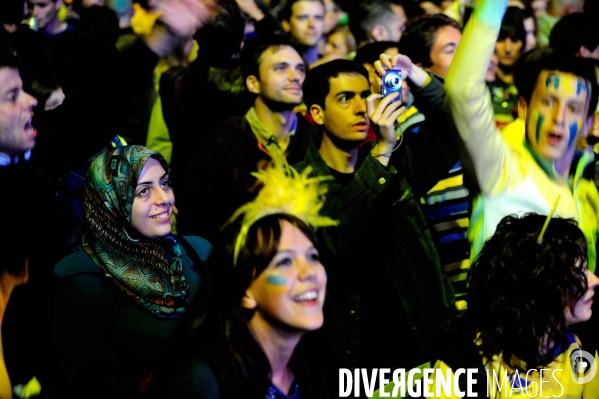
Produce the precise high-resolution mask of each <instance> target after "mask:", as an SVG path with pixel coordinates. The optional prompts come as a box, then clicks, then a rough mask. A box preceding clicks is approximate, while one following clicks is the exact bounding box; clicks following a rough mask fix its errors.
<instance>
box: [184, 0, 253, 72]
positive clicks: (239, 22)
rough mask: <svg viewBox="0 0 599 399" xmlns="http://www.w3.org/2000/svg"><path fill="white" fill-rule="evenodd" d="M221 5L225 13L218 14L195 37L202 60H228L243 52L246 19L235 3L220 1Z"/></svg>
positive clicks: (228, 0) (227, 0) (226, 0)
mask: <svg viewBox="0 0 599 399" xmlns="http://www.w3.org/2000/svg"><path fill="white" fill-rule="evenodd" d="M219 4H220V6H221V7H222V8H223V10H224V12H220V13H218V15H217V16H216V17H215V18H214V19H213V20H212V22H210V23H209V24H206V25H204V26H203V27H202V28H200V29H199V30H198V31H197V32H196V34H195V35H194V39H195V40H196V41H197V43H198V46H199V48H200V50H199V51H200V54H201V55H200V57H201V58H207V57H210V58H216V59H218V60H227V59H231V56H232V55H233V54H238V53H239V52H240V51H241V42H242V41H243V37H244V32H245V18H244V17H243V15H242V14H241V10H240V9H239V6H238V5H237V3H236V2H235V1H233V0H219ZM215 38H218V40H215Z"/></svg>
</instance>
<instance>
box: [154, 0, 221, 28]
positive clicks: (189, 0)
mask: <svg viewBox="0 0 599 399" xmlns="http://www.w3.org/2000/svg"><path fill="white" fill-rule="evenodd" d="M152 8H153V10H154V11H157V12H159V13H160V14H161V15H160V22H162V23H163V24H164V25H165V26H166V27H168V28H169V30H171V31H172V32H173V33H174V34H176V35H177V36H180V37H189V36H191V35H193V33H194V32H195V31H196V30H197V29H199V28H201V27H202V26H203V25H204V24H206V23H208V22H209V21H210V19H211V18H212V15H213V13H214V11H215V10H216V9H217V8H219V6H218V4H217V3H216V2H215V1H214V0H161V1H157V2H154V3H153V7H152Z"/></svg>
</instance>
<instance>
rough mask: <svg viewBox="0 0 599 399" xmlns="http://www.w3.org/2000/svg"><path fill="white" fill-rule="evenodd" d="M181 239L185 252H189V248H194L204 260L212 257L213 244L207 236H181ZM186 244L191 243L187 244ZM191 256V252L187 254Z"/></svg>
mask: <svg viewBox="0 0 599 399" xmlns="http://www.w3.org/2000/svg"><path fill="white" fill-rule="evenodd" d="M179 241H180V242H181V243H182V244H183V249H184V250H185V252H186V253H187V252H188V249H190V247H191V249H193V250H194V251H195V252H196V253H197V254H198V255H199V257H200V259H202V261H204V262H205V261H206V260H207V259H208V258H209V257H210V253H211V252H212V244H210V243H209V242H208V240H206V239H205V238H202V237H199V236H179ZM186 244H189V246H187V245H186ZM187 255H188V256H190V257H191V254H189V253H188V254H187Z"/></svg>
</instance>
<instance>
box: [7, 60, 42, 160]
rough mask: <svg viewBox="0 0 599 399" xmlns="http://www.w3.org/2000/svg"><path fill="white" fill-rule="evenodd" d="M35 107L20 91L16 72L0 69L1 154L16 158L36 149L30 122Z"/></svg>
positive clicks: (21, 87)
mask: <svg viewBox="0 0 599 399" xmlns="http://www.w3.org/2000/svg"><path fill="white" fill-rule="evenodd" d="M36 105H37V101H36V100H35V98H34V97H32V96H30V95H29V94H27V93H25V92H24V91H23V82H22V81H21V78H20V77H19V72H18V71H17V70H16V69H12V68H0V152H3V153H5V154H8V155H9V156H11V157H15V156H17V155H19V154H21V153H23V152H25V151H27V150H30V149H32V148H33V147H34V146H35V137H36V136H37V133H36V131H35V129H34V128H33V126H32V125H31V118H32V117H33V107H35V106H36Z"/></svg>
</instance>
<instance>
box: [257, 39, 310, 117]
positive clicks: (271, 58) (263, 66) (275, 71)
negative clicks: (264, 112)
mask: <svg viewBox="0 0 599 399" xmlns="http://www.w3.org/2000/svg"><path fill="white" fill-rule="evenodd" d="M258 70H259V74H260V79H259V80H258V79H257V77H256V76H253V75H252V76H248V78H247V81H246V83H247V87H248V90H249V91H250V92H252V93H255V94H258V95H259V96H260V97H261V98H263V99H265V100H266V101H267V102H268V101H270V102H275V103H278V104H289V106H290V108H293V107H294V106H296V105H299V104H300V103H301V102H302V84H303V83H304V79H305V78H306V65H305V64H304V61H303V60H302V57H301V56H300V55H299V54H298V53H297V51H295V50H294V49H293V48H292V47H289V46H282V47H271V48H269V49H267V50H266V51H265V52H264V53H263V54H262V55H261V56H260V66H259V69H258Z"/></svg>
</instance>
